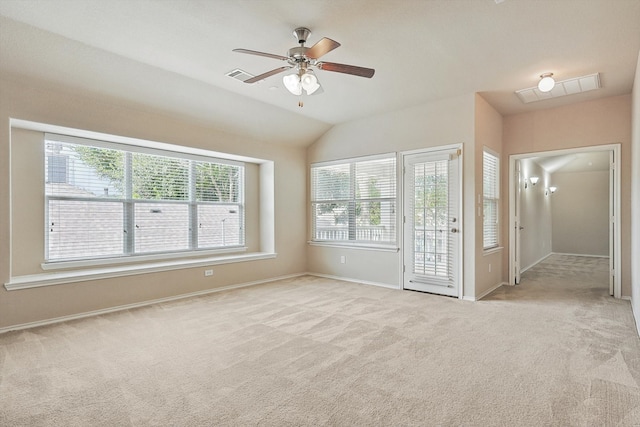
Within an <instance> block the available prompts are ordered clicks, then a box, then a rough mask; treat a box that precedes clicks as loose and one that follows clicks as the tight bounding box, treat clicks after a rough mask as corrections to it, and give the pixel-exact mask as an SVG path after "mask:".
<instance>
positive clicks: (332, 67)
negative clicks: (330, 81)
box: [316, 62, 376, 79]
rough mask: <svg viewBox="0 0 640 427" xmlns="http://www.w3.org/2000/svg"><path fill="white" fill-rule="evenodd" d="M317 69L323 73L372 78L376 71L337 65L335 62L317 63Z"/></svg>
mask: <svg viewBox="0 0 640 427" xmlns="http://www.w3.org/2000/svg"><path fill="white" fill-rule="evenodd" d="M316 66H317V67H318V68H320V69H321V70H325V71H335V72H336V73H344V74H352V75H354V76H359V77H366V78H368V79H370V78H371V77H373V75H374V73H375V72H376V70H374V69H373V68H364V67H356V66H355V65H346V64H337V63H335V62H319V63H318V64H316Z"/></svg>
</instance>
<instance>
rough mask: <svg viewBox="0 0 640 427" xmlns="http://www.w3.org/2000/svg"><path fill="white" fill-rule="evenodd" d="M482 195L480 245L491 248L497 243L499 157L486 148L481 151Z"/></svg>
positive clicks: (496, 245)
mask: <svg viewBox="0 0 640 427" xmlns="http://www.w3.org/2000/svg"><path fill="white" fill-rule="evenodd" d="M482 195H483V202H482V204H483V213H484V217H483V223H482V246H483V248H484V249H492V248H495V247H498V244H499V234H498V230H499V228H498V227H499V214H498V209H499V206H500V203H499V201H500V159H499V158H498V156H497V155H496V154H494V153H492V152H490V151H488V150H487V149H485V150H484V151H483V153H482Z"/></svg>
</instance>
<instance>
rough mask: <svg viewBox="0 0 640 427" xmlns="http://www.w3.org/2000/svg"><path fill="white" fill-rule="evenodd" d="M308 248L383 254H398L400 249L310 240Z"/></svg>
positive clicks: (389, 246)
mask: <svg viewBox="0 0 640 427" xmlns="http://www.w3.org/2000/svg"><path fill="white" fill-rule="evenodd" d="M307 244H309V245H310V246H324V247H328V248H343V249H361V250H365V251H383V252H398V251H399V250H400V248H398V247H396V246H393V245H376V244H373V243H342V242H316V241H313V240H310V241H308V242H307Z"/></svg>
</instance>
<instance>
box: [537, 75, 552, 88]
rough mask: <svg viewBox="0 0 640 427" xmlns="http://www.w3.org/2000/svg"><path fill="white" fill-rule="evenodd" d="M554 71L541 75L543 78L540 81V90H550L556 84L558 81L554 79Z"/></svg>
mask: <svg viewBox="0 0 640 427" xmlns="http://www.w3.org/2000/svg"><path fill="white" fill-rule="evenodd" d="M551 76H553V73H548V74H543V75H541V76H540V77H541V79H540V81H539V82H538V90H539V91H540V92H549V91H551V89H553V87H554V86H555V85H556V81H555V80H553V77H551Z"/></svg>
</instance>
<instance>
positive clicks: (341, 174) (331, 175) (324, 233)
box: [311, 155, 396, 244]
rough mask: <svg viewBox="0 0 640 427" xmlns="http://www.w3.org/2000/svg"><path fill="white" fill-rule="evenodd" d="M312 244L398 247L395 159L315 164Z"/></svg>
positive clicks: (353, 160) (388, 156)
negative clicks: (344, 243) (337, 243)
mask: <svg viewBox="0 0 640 427" xmlns="http://www.w3.org/2000/svg"><path fill="white" fill-rule="evenodd" d="M311 210H312V215H313V217H312V221H313V226H312V240H313V241H316V242H353V243H375V244H395V243H396V157H395V155H385V156H376V157H367V158H360V159H351V160H349V161H343V162H332V163H322V164H314V165H312V166H311Z"/></svg>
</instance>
